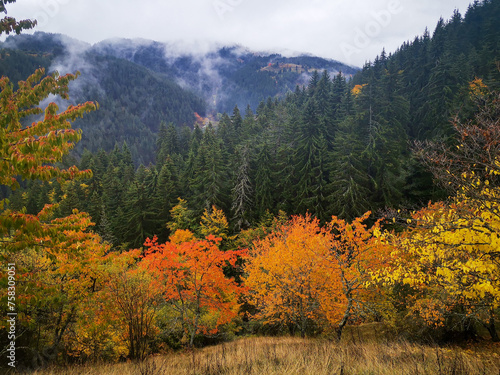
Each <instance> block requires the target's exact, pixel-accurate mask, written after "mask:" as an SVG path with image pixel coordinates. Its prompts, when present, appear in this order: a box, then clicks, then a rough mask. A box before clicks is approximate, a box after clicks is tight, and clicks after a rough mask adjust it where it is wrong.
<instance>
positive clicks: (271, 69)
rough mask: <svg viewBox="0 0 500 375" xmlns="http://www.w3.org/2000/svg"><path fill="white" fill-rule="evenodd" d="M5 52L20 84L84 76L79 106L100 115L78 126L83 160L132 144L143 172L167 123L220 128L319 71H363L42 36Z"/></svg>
mask: <svg viewBox="0 0 500 375" xmlns="http://www.w3.org/2000/svg"><path fill="white" fill-rule="evenodd" d="M0 48H1V50H0V74H1V75H6V76H8V77H9V78H10V79H11V81H13V82H17V81H19V80H22V79H25V78H26V77H28V75H29V74H31V73H32V72H33V71H34V70H35V69H36V68H38V67H44V68H46V70H47V71H54V70H57V71H59V73H61V74H65V73H68V72H71V73H73V72H75V71H77V70H78V71H80V72H81V77H80V78H79V79H78V80H77V81H75V82H74V83H72V85H71V87H70V88H71V93H70V97H71V98H72V101H73V102H82V101H87V100H93V101H97V102H98V103H99V105H100V109H99V110H98V111H97V112H95V113H93V114H90V115H88V116H86V117H85V118H84V119H81V120H78V121H77V122H76V123H75V127H79V128H81V129H82V130H83V134H84V136H83V139H82V141H81V142H80V143H79V144H78V147H77V150H76V152H77V153H78V154H81V152H82V151H83V149H84V148H87V149H89V150H91V151H97V150H99V149H104V150H106V151H109V150H111V149H113V148H114V147H115V145H117V144H118V145H121V144H123V142H126V143H127V145H128V147H129V149H130V151H131V153H132V156H133V159H134V161H135V162H136V164H149V163H150V162H153V161H154V152H155V139H156V134H157V132H158V129H159V126H160V124H161V123H162V122H165V123H169V122H172V123H174V124H175V125H176V126H177V127H181V126H183V125H187V126H189V127H192V126H193V125H194V123H195V122H196V119H197V118H198V119H199V118H200V117H201V118H204V117H205V116H207V117H209V118H210V119H212V120H216V117H217V114H218V113H223V112H232V111H233V109H234V107H235V105H238V106H239V107H240V108H242V109H243V108H246V106H247V105H250V106H251V107H252V109H254V110H255V109H256V108H257V106H258V104H259V103H260V102H261V101H263V100H265V99H267V98H268V97H283V96H284V95H285V94H286V93H288V92H291V91H294V90H295V87H296V86H297V85H305V84H307V82H308V81H309V79H310V76H311V74H312V72H313V71H314V70H321V71H323V70H327V71H329V72H330V74H336V73H337V72H339V71H342V72H343V74H345V75H348V76H349V75H352V74H354V73H355V72H357V71H358V69H357V68H354V67H350V66H347V65H344V64H342V63H339V62H337V61H333V60H327V59H322V58H319V57H314V56H305V55H301V56H296V57H285V56H282V55H280V54H270V53H256V52H252V51H249V50H247V49H245V48H242V47H238V46H231V47H213V48H210V49H208V50H206V49H205V50H204V51H197V50H185V49H184V51H183V50H180V49H179V47H178V46H177V45H175V44H167V43H159V42H155V41H151V40H127V39H113V40H106V41H103V42H100V43H97V44H95V45H90V44H87V43H84V42H81V41H78V40H76V39H72V38H69V37H67V36H65V35H60V34H47V33H43V32H36V33H34V34H33V35H17V36H10V37H8V38H7V39H6V41H5V42H4V43H1V44H0ZM197 115H199V116H200V117H197Z"/></svg>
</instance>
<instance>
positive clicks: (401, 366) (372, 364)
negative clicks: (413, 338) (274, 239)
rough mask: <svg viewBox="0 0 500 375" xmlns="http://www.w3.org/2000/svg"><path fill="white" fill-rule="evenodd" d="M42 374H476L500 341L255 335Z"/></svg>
mask: <svg viewBox="0 0 500 375" xmlns="http://www.w3.org/2000/svg"><path fill="white" fill-rule="evenodd" d="M35 374H37V375H49V374H51V375H63V374H68V375H84V374H85V375H136V374H138V375H160V374H174V375H177V374H178V375H218V374H224V375H236V374H238V375H251V374H255V375H257V374H258V375H274V374H276V375H277V374H283V375H285V374H286V375H294V374H297V375H355V374H359V375H361V374H364V375H368V374H374V375H375V374H391V375H392V374H394V375H404V374H411V375H419V374H429V375H442V374H450V375H469V374H471V375H474V374H478V375H479V374H481V375H482V374H484V375H489V374H492V375H493V374H494V375H498V374H500V346H498V345H488V346H486V345H483V346H481V348H478V347H475V349H464V348H437V347H430V346H422V345H414V344H409V343H405V342H402V343H401V342H400V343H387V344H381V343H358V344H354V343H352V342H351V343H341V344H336V343H332V342H329V341H322V340H313V339H300V338H293V337H281V338H269V337H252V338H243V339H239V340H235V341H233V342H230V343H226V344H220V345H217V346H212V347H207V348H204V349H200V350H195V351H194V352H191V353H187V352H182V353H172V354H168V355H162V356H156V357H152V358H149V359H148V360H147V361H145V362H143V363H119V364H110V365H94V366H90V365H87V366H82V367H72V368H68V369H62V368H55V369H46V370H42V371H37V372H35Z"/></svg>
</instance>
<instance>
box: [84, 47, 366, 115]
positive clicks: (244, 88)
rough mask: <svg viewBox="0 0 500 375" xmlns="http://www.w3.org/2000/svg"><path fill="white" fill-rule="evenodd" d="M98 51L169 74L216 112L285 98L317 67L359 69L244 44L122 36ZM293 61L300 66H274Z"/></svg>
mask: <svg viewBox="0 0 500 375" xmlns="http://www.w3.org/2000/svg"><path fill="white" fill-rule="evenodd" d="M92 50H93V51H94V52H96V53H98V54H102V55H105V56H115V57H119V58H123V59H126V60H129V61H132V62H134V63H136V64H139V65H142V66H145V67H147V68H149V69H151V70H153V71H155V72H158V73H162V74H165V75H166V76H168V77H170V78H171V79H173V80H175V81H176V82H178V83H179V84H180V85H181V86H183V87H187V88H189V89H191V90H193V91H194V92H196V93H197V94H198V95H200V96H202V97H203V98H204V99H205V100H206V102H207V105H208V108H209V110H210V111H212V112H215V113H223V112H231V111H232V110H233V108H234V106H235V105H238V107H239V108H240V109H243V108H245V107H246V106H247V105H250V107H251V108H252V109H253V110H255V109H256V108H257V106H258V104H259V102H260V101H262V100H266V99H267V98H268V97H276V96H277V97H283V95H285V94H286V93H287V92H289V91H294V90H295V87H296V85H304V84H307V82H308V81H309V79H310V77H311V73H312V71H314V70H319V71H323V70H327V71H328V72H329V73H330V74H336V73H338V72H339V71H342V73H344V74H346V75H349V76H350V75H352V74H355V73H356V72H357V71H359V69H358V68H355V67H351V66H348V65H345V64H342V63H340V62H338V61H334V60H327V59H323V58H320V57H315V56H307V55H301V56H297V57H285V56H282V55H280V54H277V53H269V52H254V51H250V50H248V49H245V48H243V47H240V46H224V47H216V46H213V47H212V48H211V49H210V50H209V51H208V52H200V51H196V50H193V51H189V52H186V51H183V50H180V49H179V46H176V45H175V44H166V43H158V42H153V41H146V40H127V39H116V40H106V41H103V42H101V43H97V44H96V45H94V46H93V47H92ZM276 64H278V65H280V64H281V65H283V66H284V65H287V64H292V65H293V66H295V67H296V69H277V70H269V69H267V67H268V66H275V65H276Z"/></svg>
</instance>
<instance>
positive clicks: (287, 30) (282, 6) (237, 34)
mask: <svg viewBox="0 0 500 375" xmlns="http://www.w3.org/2000/svg"><path fill="white" fill-rule="evenodd" d="M471 1H472V0H418V1H416V0H300V1H299V0H140V1H138V0H17V3H15V4H10V5H8V6H7V10H8V12H9V15H10V16H12V17H15V18H17V19H24V18H35V19H37V20H38V22H39V26H37V28H36V30H39V31H46V32H52V33H62V34H66V35H68V36H71V37H73V38H77V39H79V40H82V41H86V42H89V43H96V42H99V41H101V40H104V39H108V38H114V37H124V38H145V39H153V40H157V41H180V42H182V44H181V45H184V46H185V47H186V46H192V45H198V46H206V45H207V42H212V41H215V42H220V43H223V44H240V45H242V46H246V47H248V48H250V49H253V50H259V51H263V50H265V51H268V50H272V51H278V52H281V51H292V52H305V53H311V54H314V55H317V56H321V57H327V58H333V59H336V60H339V61H342V62H344V63H348V64H351V65H357V66H362V65H363V63H364V62H366V61H368V60H373V59H374V57H375V56H376V55H378V54H379V53H380V52H381V51H382V48H384V47H385V48H386V51H387V52H391V51H394V50H395V49H396V48H397V47H399V46H400V45H401V44H402V43H403V42H404V41H406V40H413V38H414V37H415V36H416V35H421V34H422V33H423V32H424V30H425V28H426V27H428V28H429V30H430V31H431V32H432V31H433V30H434V28H435V26H436V23H437V21H438V20H439V18H440V17H443V18H444V19H449V18H450V17H451V16H452V14H453V11H454V10H455V9H458V10H459V11H460V12H461V13H462V15H464V14H465V12H466V10H467V7H468V5H469V3H470V2H471Z"/></svg>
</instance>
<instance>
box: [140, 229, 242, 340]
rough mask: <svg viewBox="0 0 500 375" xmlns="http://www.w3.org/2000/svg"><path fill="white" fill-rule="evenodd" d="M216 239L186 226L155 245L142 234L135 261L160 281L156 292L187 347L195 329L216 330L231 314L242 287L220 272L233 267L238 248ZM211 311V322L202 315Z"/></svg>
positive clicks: (152, 240)
mask: <svg viewBox="0 0 500 375" xmlns="http://www.w3.org/2000/svg"><path fill="white" fill-rule="evenodd" d="M220 241H221V239H220V238H219V237H215V236H213V235H208V236H207V237H206V239H197V238H195V237H194V235H193V234H192V233H191V232H190V231H189V230H178V231H176V232H175V233H174V234H173V235H172V236H171V237H170V241H169V242H166V243H164V244H158V243H157V238H156V237H154V238H153V239H147V240H146V242H145V246H146V248H147V250H146V255H145V256H144V259H143V260H142V262H141V266H142V267H145V268H146V269H148V270H149V272H151V274H152V275H153V277H154V278H156V279H157V280H158V281H159V282H160V283H161V287H160V288H161V291H162V294H163V296H164V298H165V300H166V301H167V303H168V304H169V305H170V306H171V307H172V308H173V309H174V311H175V312H176V314H177V317H178V318H179V319H180V321H181V324H182V328H183V330H184V333H185V334H186V337H187V339H188V344H189V347H192V346H193V343H194V338H195V336H196V334H199V333H205V334H207V333H208V334H213V333H216V332H217V330H218V327H219V326H220V325H222V324H225V323H228V322H229V321H231V320H232V319H233V318H234V317H235V316H236V314H237V308H238V306H239V305H238V303H237V299H238V296H239V295H240V294H241V293H242V292H243V291H244V288H243V287H241V286H239V285H237V283H236V282H235V281H234V280H233V279H230V278H227V277H226V276H225V275H224V272H223V267H225V266H226V265H231V266H233V267H234V266H235V265H236V261H237V260H238V258H239V257H245V254H246V252H245V251H244V250H227V251H222V250H220V249H219V243H220ZM207 314H208V315H211V316H212V318H213V319H212V322H208V321H207V320H206V319H205V320H203V318H204V317H206V316H207Z"/></svg>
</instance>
